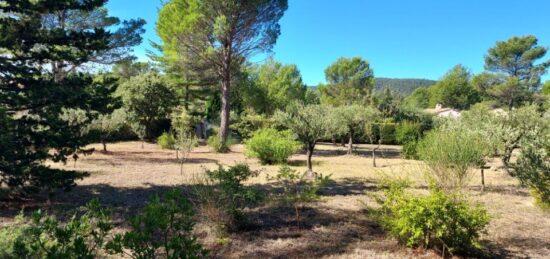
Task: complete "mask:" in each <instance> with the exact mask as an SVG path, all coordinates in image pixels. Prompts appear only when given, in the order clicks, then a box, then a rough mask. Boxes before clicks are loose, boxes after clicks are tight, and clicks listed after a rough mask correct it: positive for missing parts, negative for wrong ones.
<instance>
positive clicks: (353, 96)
mask: <svg viewBox="0 0 550 259" xmlns="http://www.w3.org/2000/svg"><path fill="white" fill-rule="evenodd" d="M325 77H326V79H327V82H328V85H323V86H320V87H319V91H320V92H321V102H322V103H324V104H330V105H337V106H340V105H350V104H363V105H365V104H368V103H369V98H370V97H371V94H372V90H373V88H374V73H373V71H372V69H371V67H370V65H369V62H367V61H366V60H363V59H361V58H359V57H354V58H340V59H338V60H337V61H336V62H335V63H333V64H332V65H330V66H329V67H328V68H327V69H326V70H325Z"/></svg>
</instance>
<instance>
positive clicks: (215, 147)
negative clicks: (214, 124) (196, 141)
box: [208, 134, 237, 153]
mask: <svg viewBox="0 0 550 259" xmlns="http://www.w3.org/2000/svg"><path fill="white" fill-rule="evenodd" d="M236 143H237V141H236V140H235V139H234V138H233V137H232V136H231V135H229V136H227V140H226V141H225V145H222V143H221V141H220V137H219V136H218V135H217V134H215V135H212V136H210V137H209V138H208V146H209V147H210V148H211V149H212V151H213V152H216V153H227V152H229V151H231V146H232V145H234V144H236Z"/></svg>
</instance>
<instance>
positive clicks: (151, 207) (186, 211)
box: [106, 189, 207, 259]
mask: <svg viewBox="0 0 550 259" xmlns="http://www.w3.org/2000/svg"><path fill="white" fill-rule="evenodd" d="M193 217H194V213H193V209H192V207H191V205H190V203H189V202H188V201H187V200H186V199H185V198H184V196H183V194H182V191H181V190H177V189H173V190H171V191H168V192H167V193H166V195H165V197H164V200H163V201H161V199H160V198H159V197H158V196H155V197H153V198H152V199H151V200H150V201H149V203H147V205H146V206H145V208H143V210H142V211H141V212H140V213H139V214H138V215H136V216H135V217H133V218H132V219H130V228H131V230H130V231H128V232H126V233H124V234H116V235H115V236H114V238H113V239H112V240H111V241H110V242H108V243H107V245H106V248H107V250H108V251H109V253H110V254H117V255H126V256H128V257H130V258H136V259H137V258H201V257H205V256H206V254H207V252H206V250H205V249H204V248H203V247H202V246H201V245H200V244H199V243H198V242H197V239H196V238H195V237H194V236H193V235H192V233H191V232H192V231H193V227H194V225H195V224H194V221H193ZM159 252H160V253H162V254H159Z"/></svg>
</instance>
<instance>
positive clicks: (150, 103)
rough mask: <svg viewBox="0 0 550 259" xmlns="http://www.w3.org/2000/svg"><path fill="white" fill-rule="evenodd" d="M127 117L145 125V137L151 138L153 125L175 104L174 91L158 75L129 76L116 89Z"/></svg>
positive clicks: (166, 114) (163, 117)
mask: <svg viewBox="0 0 550 259" xmlns="http://www.w3.org/2000/svg"><path fill="white" fill-rule="evenodd" d="M117 91H118V94H119V95H120V96H121V97H122V102H123V107H124V109H125V110H126V111H127V113H128V119H129V120H130V121H131V122H133V123H139V124H140V125H143V127H145V138H148V139H152V138H153V126H154V125H155V123H156V122H158V121H159V120H161V119H166V118H168V117H169V115H170V113H171V112H172V109H173V108H174V105H175V100H176V98H175V96H174V92H173V91H172V89H170V87H168V85H167V84H166V83H165V82H164V80H163V79H162V78H161V76H160V75H157V74H146V75H140V76H137V77H134V78H131V79H130V80H128V81H127V82H125V83H123V84H121V85H120V87H119V89H118V90H117Z"/></svg>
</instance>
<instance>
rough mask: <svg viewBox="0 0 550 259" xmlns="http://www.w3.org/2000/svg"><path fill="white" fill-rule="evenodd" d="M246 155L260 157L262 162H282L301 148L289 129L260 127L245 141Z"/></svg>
mask: <svg viewBox="0 0 550 259" xmlns="http://www.w3.org/2000/svg"><path fill="white" fill-rule="evenodd" d="M245 144H246V155H247V156H249V157H255V158H258V159H260V162H261V163H262V164H269V165H271V164H278V163H284V162H286V161H287V159H288V158H289V157H290V156H291V155H292V154H294V153H296V152H297V151H298V150H300V148H301V144H300V142H298V141H296V140H295V139H294V135H293V134H292V132H290V131H277V130H276V129H261V130H258V131H256V132H254V134H252V137H251V138H250V139H249V140H248V141H246V143H245Z"/></svg>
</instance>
